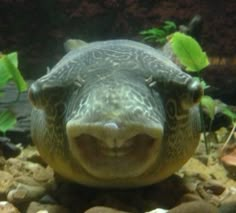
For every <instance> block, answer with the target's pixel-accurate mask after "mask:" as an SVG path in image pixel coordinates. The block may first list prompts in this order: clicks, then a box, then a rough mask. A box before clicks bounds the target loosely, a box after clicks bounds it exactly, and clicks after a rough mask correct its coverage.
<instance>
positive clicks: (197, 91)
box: [188, 80, 203, 104]
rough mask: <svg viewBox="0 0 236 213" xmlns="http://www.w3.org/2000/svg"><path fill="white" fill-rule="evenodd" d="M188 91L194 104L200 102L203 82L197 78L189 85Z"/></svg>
mask: <svg viewBox="0 0 236 213" xmlns="http://www.w3.org/2000/svg"><path fill="white" fill-rule="evenodd" d="M188 92H189V93H190V96H191V99H192V102H193V104H196V103H198V102H199V101H200V99H201V97H202V95H203V88H202V86H201V83H200V82H199V81H197V80H193V81H192V82H190V83H189V85H188Z"/></svg>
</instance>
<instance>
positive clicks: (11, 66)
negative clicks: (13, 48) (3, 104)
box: [0, 52, 27, 134]
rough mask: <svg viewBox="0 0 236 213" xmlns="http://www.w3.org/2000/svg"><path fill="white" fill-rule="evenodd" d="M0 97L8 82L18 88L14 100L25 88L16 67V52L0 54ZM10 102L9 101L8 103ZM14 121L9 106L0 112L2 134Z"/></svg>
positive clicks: (14, 118)
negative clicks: (11, 82)
mask: <svg viewBox="0 0 236 213" xmlns="http://www.w3.org/2000/svg"><path fill="white" fill-rule="evenodd" d="M0 76H1V78H0V98H1V97H3V96H4V92H3V88H4V87H5V86H6V85H7V84H8V83H9V82H10V81H13V82H14V83H15V85H16V87H17V89H18V95H17V97H16V100H15V101H17V100H18V98H19V95H20V93H21V92H23V91H26V90H27V84H26V82H25V81H24V79H23V77H22V75H21V73H20V71H19V69H18V59H17V53H16V52H13V53H10V54H7V55H3V54H1V55H0ZM9 104H10V103H9ZM15 123H16V116H15V114H14V113H13V112H12V111H11V110H10V108H8V109H5V110H3V111H1V112H0V131H1V132H3V133H4V134H5V133H6V131H7V130H8V129H10V128H12V127H13V126H14V125H15Z"/></svg>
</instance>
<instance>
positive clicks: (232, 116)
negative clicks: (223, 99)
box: [222, 106, 236, 122]
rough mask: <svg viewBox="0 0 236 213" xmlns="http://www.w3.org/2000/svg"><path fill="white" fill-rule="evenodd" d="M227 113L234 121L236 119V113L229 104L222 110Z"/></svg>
mask: <svg viewBox="0 0 236 213" xmlns="http://www.w3.org/2000/svg"><path fill="white" fill-rule="evenodd" d="M222 112H223V113H224V114H225V115H227V116H228V117H230V118H231V120H232V122H233V121H235V120H236V113H235V112H232V111H231V110H230V109H229V108H228V107H227V106H226V107H225V108H224V109H223V111H222Z"/></svg>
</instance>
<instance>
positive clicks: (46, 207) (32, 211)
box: [26, 202, 69, 213]
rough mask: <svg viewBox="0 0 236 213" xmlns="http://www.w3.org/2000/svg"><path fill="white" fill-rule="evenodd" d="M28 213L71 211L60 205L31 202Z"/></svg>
mask: <svg viewBox="0 0 236 213" xmlns="http://www.w3.org/2000/svg"><path fill="white" fill-rule="evenodd" d="M26 213H69V210H68V209H66V208H64V207H62V206H60V205H51V204H40V203H37V202H31V203H30V205H29V206H28V208H27V211H26Z"/></svg>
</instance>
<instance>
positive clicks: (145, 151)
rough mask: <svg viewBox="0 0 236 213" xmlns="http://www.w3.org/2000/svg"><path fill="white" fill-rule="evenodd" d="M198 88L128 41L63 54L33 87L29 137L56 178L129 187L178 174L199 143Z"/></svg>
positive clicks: (163, 60)
mask: <svg viewBox="0 0 236 213" xmlns="http://www.w3.org/2000/svg"><path fill="white" fill-rule="evenodd" d="M201 95H202V88H201V86H200V83H199V82H197V81H195V80H194V79H193V78H192V77H191V76H189V75H188V74H186V73H184V72H182V71H181V70H180V69H179V68H178V67H177V66H176V65H175V64H173V63H172V62H171V61H169V60H168V59H167V58H166V57H163V56H162V55H161V54H160V53H158V52H157V51H156V50H155V49H152V48H149V47H147V46H145V45H142V44H139V43H136V42H131V41H108V42H98V43H94V44H89V45H85V46H82V47H80V48H79V49H75V50H72V51H70V52H69V53H68V54H67V55H66V56H65V57H64V58H63V59H62V60H61V61H60V62H59V63H58V64H57V65H56V66H55V67H54V68H53V69H52V70H51V72H50V73H48V74H47V75H45V76H43V77H42V78H40V79H38V80H37V81H36V82H35V83H33V84H32V85H31V87H30V90H29V98H30V100H31V102H32V104H33V105H34V110H33V113H32V137H33V140H34V142H35V144H36V145H37V147H38V149H39V151H40V153H41V155H42V156H43V158H44V159H46V161H47V162H48V163H49V164H50V165H51V166H52V167H53V168H54V169H55V170H56V171H57V172H58V173H60V174H61V175H63V176H65V177H67V178H68V179H71V180H74V181H77V182H79V183H82V184H87V185H93V186H113V187H120V186H122V187H124V186H128V187H134V186H142V185H147V184H152V183H155V182H158V181H160V180H162V179H164V178H166V177H168V176H169V175H171V174H172V173H173V172H175V171H176V170H178V169H179V168H180V167H181V166H182V165H183V164H184V163H185V162H186V161H187V160H188V159H189V158H190V157H191V155H192V154H193V152H194V150H195V148H196V146H197V144H198V140H199V136H200V134H199V131H198V130H199V129H200V128H199V125H198V123H199V113H198V108H197V103H198V102H199V100H200V98H201Z"/></svg>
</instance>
